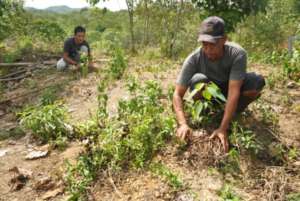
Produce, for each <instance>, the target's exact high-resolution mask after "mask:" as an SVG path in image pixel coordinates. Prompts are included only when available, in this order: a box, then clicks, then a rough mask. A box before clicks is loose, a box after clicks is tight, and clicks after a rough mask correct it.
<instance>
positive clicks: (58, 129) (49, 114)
mask: <svg viewBox="0 0 300 201" xmlns="http://www.w3.org/2000/svg"><path fill="white" fill-rule="evenodd" d="M20 118H21V121H20V123H21V125H23V126H24V127H25V128H26V129H30V130H31V131H32V133H33V134H34V135H35V136H36V137H38V138H40V139H41V140H42V141H43V142H48V141H49V140H55V139H56V138H57V137H58V136H67V135H68V128H67V126H66V120H67V113H66V109H65V108H64V107H63V106H62V105H61V104H58V103H56V104H52V105H46V106H40V107H35V108H27V109H25V111H23V112H22V113H20Z"/></svg>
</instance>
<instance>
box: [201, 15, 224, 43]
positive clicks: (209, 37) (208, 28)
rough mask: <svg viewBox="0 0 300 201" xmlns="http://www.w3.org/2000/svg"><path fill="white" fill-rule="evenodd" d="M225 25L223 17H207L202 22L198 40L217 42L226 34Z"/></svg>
mask: <svg viewBox="0 0 300 201" xmlns="http://www.w3.org/2000/svg"><path fill="white" fill-rule="evenodd" d="M224 27H225V22H224V20H223V19H222V18H220V17H217V16H211V17H208V18H206V19H205V20H203V22H202V23H201V26H200V32H199V37H198V42H200V41H205V42H210V43H216V42H217V40H218V39H219V38H223V37H224V36H225V31H224Z"/></svg>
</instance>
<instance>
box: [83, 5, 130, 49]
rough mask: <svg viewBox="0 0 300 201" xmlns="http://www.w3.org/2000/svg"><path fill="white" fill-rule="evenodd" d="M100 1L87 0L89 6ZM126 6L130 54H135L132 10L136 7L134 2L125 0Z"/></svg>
mask: <svg viewBox="0 0 300 201" xmlns="http://www.w3.org/2000/svg"><path fill="white" fill-rule="evenodd" d="M100 1H101V0H87V2H88V3H90V4H91V5H96V4H97V3H99V2H100ZM125 1H126V5H127V12H128V17H129V32H130V38H131V52H132V53H135V52H136V50H135V38H134V21H133V17H134V8H135V5H136V1H135V0H125Z"/></svg>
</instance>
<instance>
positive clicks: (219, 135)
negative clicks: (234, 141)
mask: <svg viewBox="0 0 300 201" xmlns="http://www.w3.org/2000/svg"><path fill="white" fill-rule="evenodd" d="M216 137H217V138H219V139H220V141H221V143H222V145H223V148H224V152H225V153H227V152H228V151H229V143H228V138H227V131H226V130H224V129H220V128H218V129H217V130H215V131H214V132H213V133H212V135H211V137H210V139H214V138H216Z"/></svg>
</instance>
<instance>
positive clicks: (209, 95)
mask: <svg viewBox="0 0 300 201" xmlns="http://www.w3.org/2000/svg"><path fill="white" fill-rule="evenodd" d="M202 96H203V97H204V98H205V99H206V100H209V101H210V100H211V93H210V92H209V91H208V90H207V88H206V89H205V90H204V91H203V92H202Z"/></svg>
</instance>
